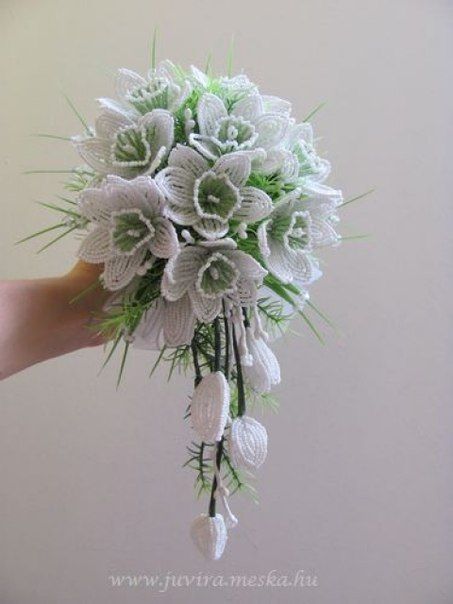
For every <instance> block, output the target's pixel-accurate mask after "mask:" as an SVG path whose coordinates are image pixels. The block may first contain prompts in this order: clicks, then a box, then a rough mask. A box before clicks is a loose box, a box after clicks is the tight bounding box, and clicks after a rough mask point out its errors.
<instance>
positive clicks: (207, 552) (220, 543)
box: [190, 514, 228, 560]
mask: <svg viewBox="0 0 453 604" xmlns="http://www.w3.org/2000/svg"><path fill="white" fill-rule="evenodd" d="M190 535H191V537H192V540H193V542H194V543H195V545H196V547H197V549H198V550H199V551H200V553H201V554H202V555H203V556H204V557H205V558H206V560H218V559H219V558H220V557H221V556H222V554H223V551H224V549H225V545H226V542H227V538H228V534H227V529H226V526H225V521H224V519H223V516H222V514H216V515H215V516H213V517H211V516H208V515H207V514H200V515H199V516H197V518H195V520H194V521H193V522H192V526H191V528H190Z"/></svg>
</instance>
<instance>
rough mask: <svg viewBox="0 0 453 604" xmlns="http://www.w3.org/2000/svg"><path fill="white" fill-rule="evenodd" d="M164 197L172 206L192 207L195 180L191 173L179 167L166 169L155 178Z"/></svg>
mask: <svg viewBox="0 0 453 604" xmlns="http://www.w3.org/2000/svg"><path fill="white" fill-rule="evenodd" d="M155 181H156V184H157V186H158V187H159V189H160V190H161V191H162V193H163V195H164V196H165V197H166V199H167V200H168V201H170V202H171V203H172V204H174V205H176V206H179V207H182V208H185V207H187V206H190V207H192V205H193V202H192V197H193V188H194V182H195V181H194V178H193V176H192V175H191V173H190V172H189V171H186V170H184V169H183V168H179V167H177V166H169V167H168V168H164V169H163V170H161V171H160V172H158V174H157V175H156V178H155Z"/></svg>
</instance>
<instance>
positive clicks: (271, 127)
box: [189, 92, 290, 160]
mask: <svg viewBox="0 0 453 604" xmlns="http://www.w3.org/2000/svg"><path fill="white" fill-rule="evenodd" d="M268 99H269V102H268V103H269V104H270V106H271V109H272V110H273V111H272V112H271V111H267V110H266V102H265V99H263V97H262V96H261V95H260V94H258V93H256V94H250V95H246V96H244V97H243V98H241V99H240V100H238V101H237V102H236V103H234V104H233V108H232V109H231V110H230V111H228V109H227V108H226V106H225V103H224V102H223V101H222V99H221V98H219V97H218V96H216V95H215V94H210V93H208V92H206V93H205V94H203V96H202V97H201V98H200V100H199V102H198V106H197V120H198V133H196V132H195V133H192V134H191V135H190V137H189V141H190V144H191V145H193V146H194V147H196V149H198V150H199V151H200V153H202V154H203V155H204V156H205V157H207V158H208V159H212V160H214V159H216V158H217V157H219V155H222V154H223V153H229V152H231V151H248V150H251V149H255V148H260V149H263V150H265V151H268V150H269V149H271V148H273V147H276V146H278V145H279V144H280V143H282V142H283V140H284V138H285V136H286V133H287V130H288V128H289V125H290V120H289V118H288V104H287V103H286V102H285V101H282V100H280V99H276V98H274V97H268Z"/></svg>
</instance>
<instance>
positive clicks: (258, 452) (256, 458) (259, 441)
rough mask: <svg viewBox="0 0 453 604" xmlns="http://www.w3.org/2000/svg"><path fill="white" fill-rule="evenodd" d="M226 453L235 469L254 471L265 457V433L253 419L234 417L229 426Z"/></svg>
mask: <svg viewBox="0 0 453 604" xmlns="http://www.w3.org/2000/svg"><path fill="white" fill-rule="evenodd" d="M228 451H229V453H230V457H231V462H232V464H233V465H234V466H235V467H237V468H245V469H246V470H252V471H253V470H256V469H257V468H259V467H260V466H261V465H262V464H263V463H264V462H265V460H266V457H267V431H266V428H265V427H264V426H263V425H262V424H260V422H258V421H257V420H256V419H254V418H253V417H248V416H246V415H243V416H241V417H236V418H235V419H234V420H233V421H232V423H231V426H230V434H229V437H228Z"/></svg>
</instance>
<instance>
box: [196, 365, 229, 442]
mask: <svg viewBox="0 0 453 604" xmlns="http://www.w3.org/2000/svg"><path fill="white" fill-rule="evenodd" d="M229 408H230V387H229V386H228V382H227V380H226V379H225V376H224V375H223V373H222V372H221V371H215V372H213V373H210V374H209V375H207V376H205V377H204V378H203V379H202V380H201V382H200V383H199V384H198V386H197V387H196V388H195V392H194V393H193V397H192V404H191V406H190V417H191V420H192V427H193V429H194V430H195V431H196V432H197V434H198V436H199V437H200V438H201V440H202V441H204V442H208V443H209V442H215V441H218V440H220V439H221V438H222V434H223V430H224V429H225V425H226V422H227V419H228V411H229Z"/></svg>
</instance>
